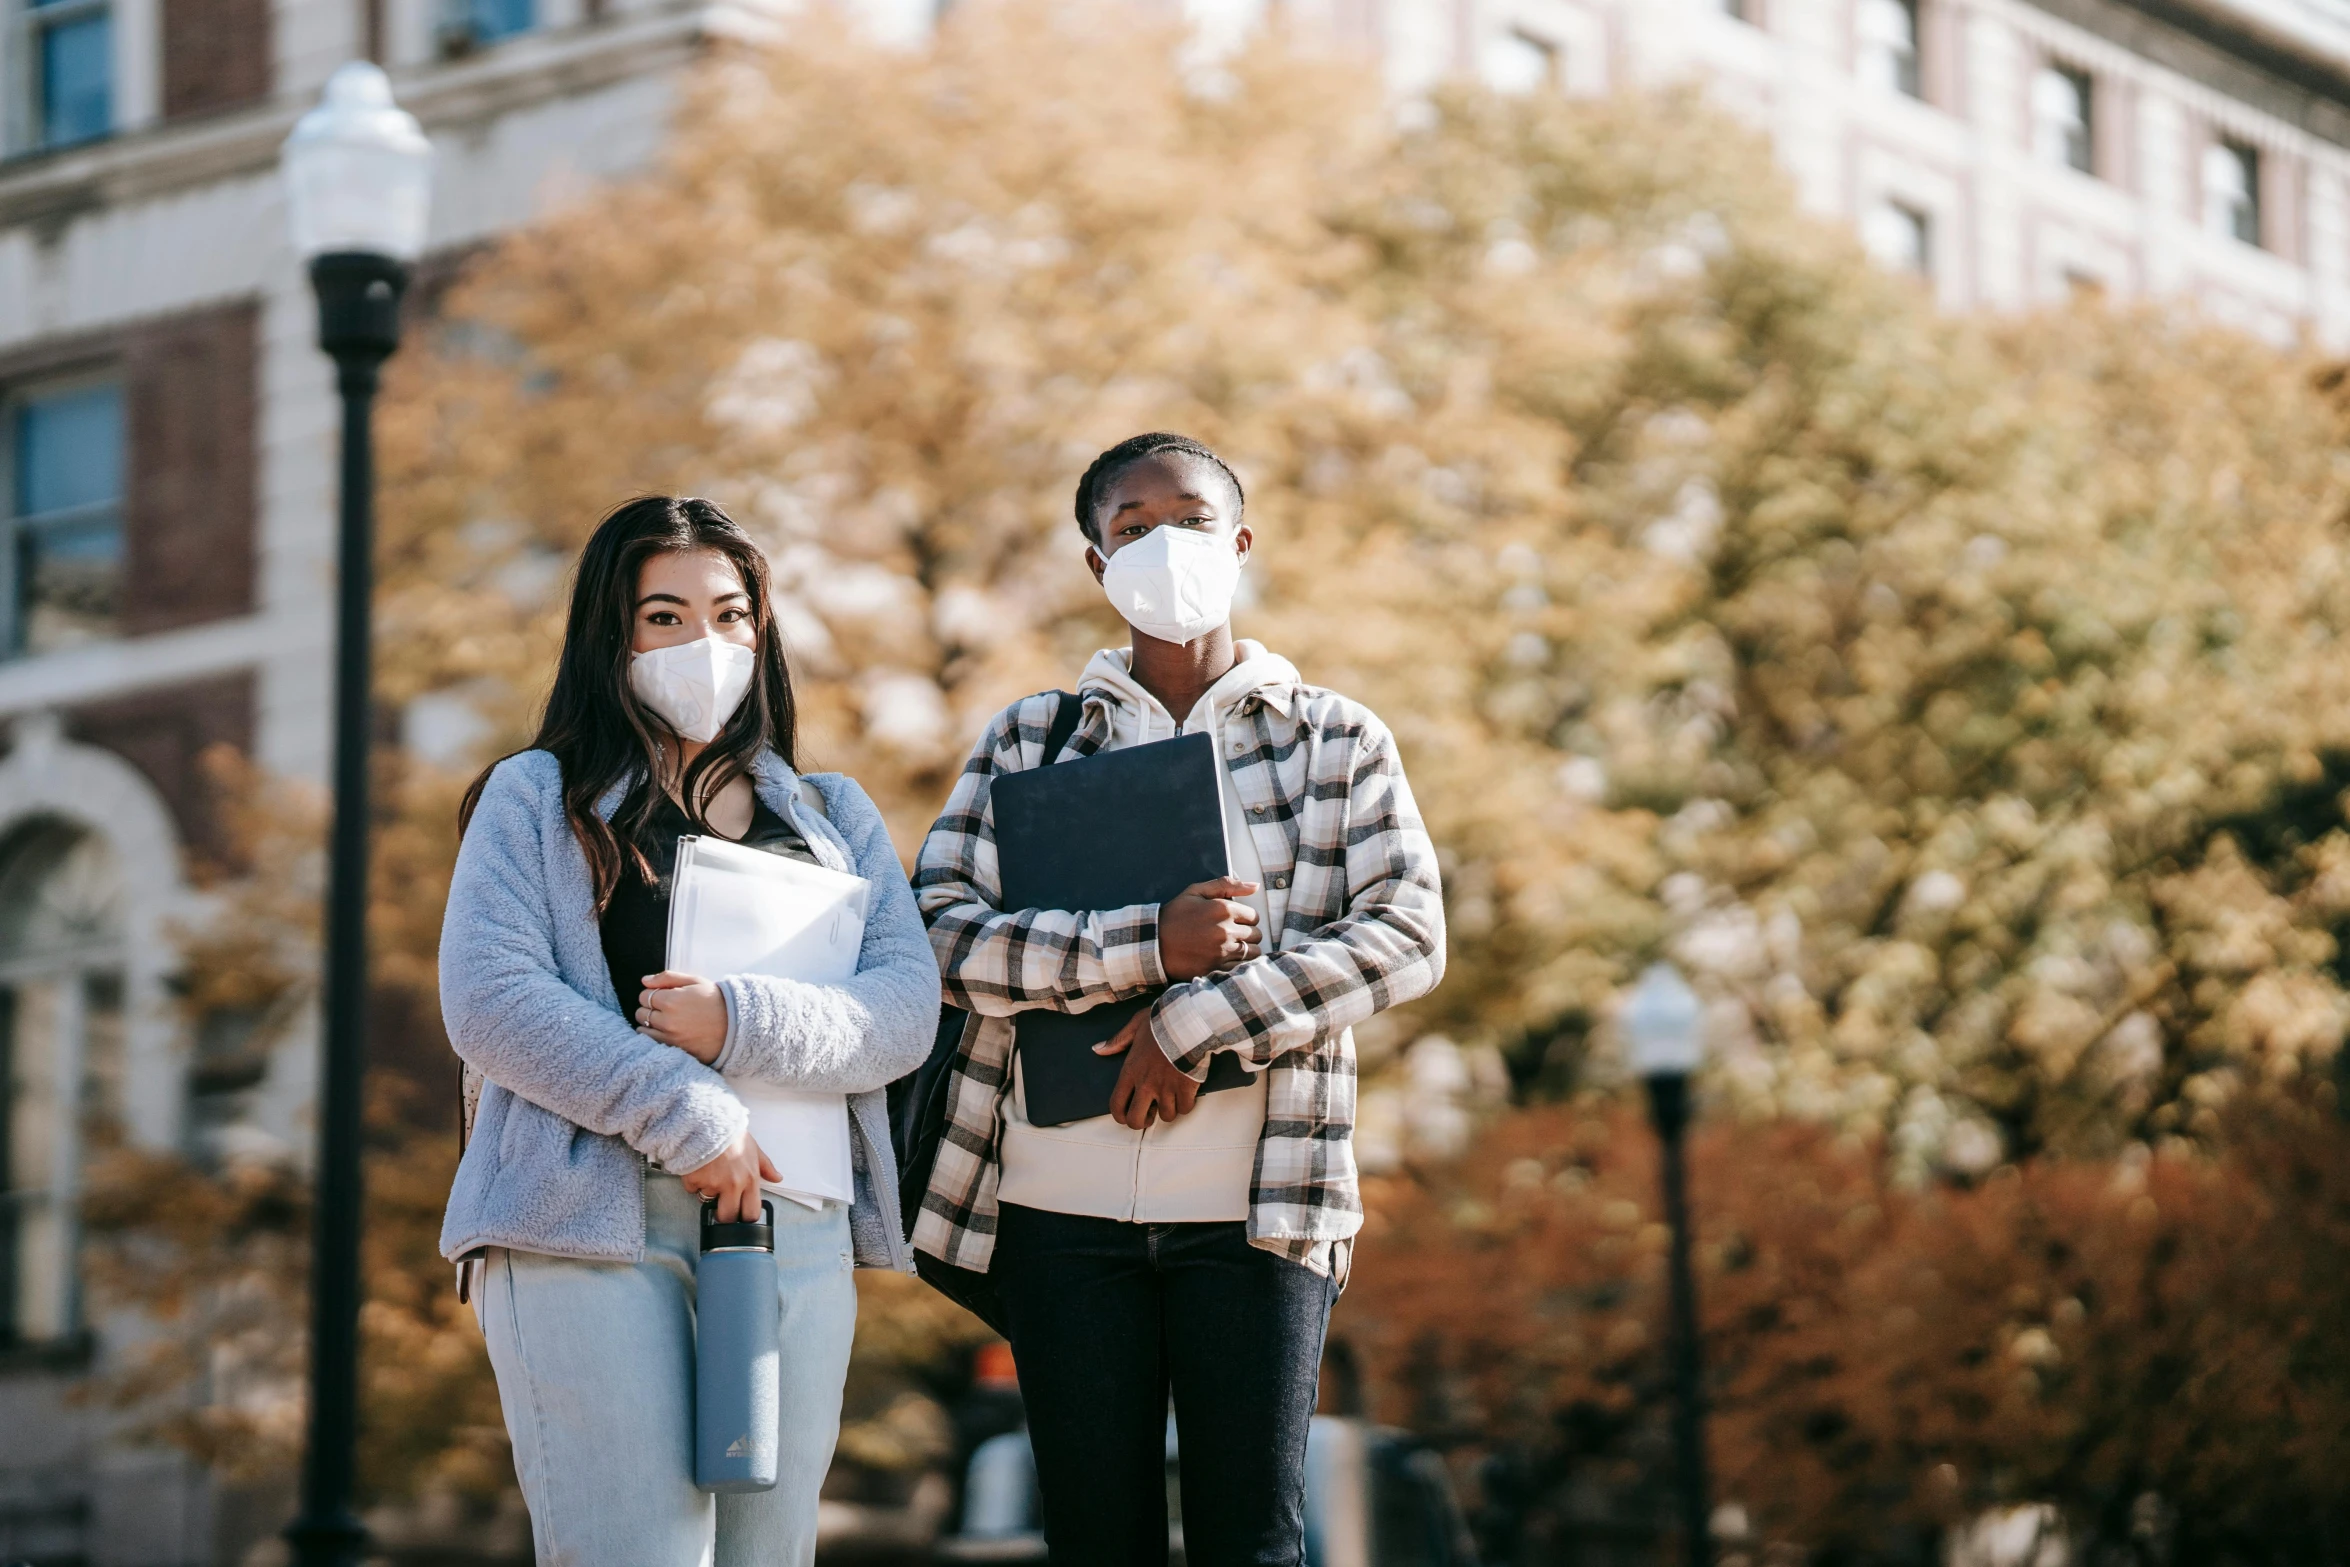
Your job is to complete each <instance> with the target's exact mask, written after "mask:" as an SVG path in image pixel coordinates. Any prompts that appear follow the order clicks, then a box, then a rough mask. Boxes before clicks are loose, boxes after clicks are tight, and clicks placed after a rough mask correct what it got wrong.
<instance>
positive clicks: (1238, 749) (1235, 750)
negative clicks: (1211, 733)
mask: <svg viewBox="0 0 2350 1567" xmlns="http://www.w3.org/2000/svg"><path fill="white" fill-rule="evenodd" d="M1247 750H1248V742H1247V741H1246V740H1235V741H1233V742H1232V754H1233V755H1234V756H1239V755H1242V754H1243V753H1245V752H1246V751H1247Z"/></svg>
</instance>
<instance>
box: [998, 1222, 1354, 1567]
mask: <svg viewBox="0 0 2350 1567" xmlns="http://www.w3.org/2000/svg"><path fill="white" fill-rule="evenodd" d="M988 1271H989V1272H990V1273H992V1274H994V1275H995V1276H996V1278H997V1279H999V1280H1000V1281H1001V1287H1002V1290H1003V1296H1004V1307H1005V1311H1006V1314H1007V1315H1008V1316H1009V1317H1010V1319H1011V1324H1012V1335H1011V1337H1012V1354H1013V1358H1014V1359H1015V1360H1017V1361H1018V1362H1019V1367H1020V1395H1021V1397H1022V1398H1023V1399H1024V1400H1025V1401H1026V1402H1027V1405H1028V1434H1029V1438H1030V1440H1031V1441H1032V1442H1033V1443H1034V1445H1035V1448H1036V1479H1037V1488H1038V1490H1039V1491H1041V1492H1042V1494H1043V1500H1044V1532H1045V1540H1046V1543H1047V1544H1048V1545H1049V1546H1050V1547H1051V1549H1052V1559H1053V1562H1054V1564H1055V1567H1142V1564H1144V1563H1148V1564H1150V1567H1165V1564H1166V1561H1167V1470H1166V1430H1167V1398H1168V1394H1169V1393H1170V1392H1172V1393H1173V1395H1174V1399H1175V1429H1176V1431H1177V1433H1178V1435H1179V1437H1180V1439H1181V1448H1182V1459H1181V1469H1182V1496H1183V1548H1184V1555H1185V1558H1186V1559H1187V1560H1188V1561H1189V1562H1190V1564H1191V1567H1298V1564H1299V1563H1301V1562H1303V1561H1304V1560H1305V1493H1306V1475H1305V1471H1306V1425H1307V1422H1308V1421H1310V1420H1311V1419H1312V1418H1313V1413H1314V1395H1315V1389H1316V1383H1317V1381H1318V1380H1319V1375H1320V1371H1321V1364H1322V1335H1323V1331H1324V1329H1326V1328H1327V1327H1328V1325H1329V1322H1330V1307H1331V1305H1332V1303H1333V1302H1335V1301H1336V1300H1337V1298H1338V1286H1337V1285H1336V1284H1334V1283H1333V1282H1331V1281H1330V1280H1329V1279H1326V1278H1323V1277H1321V1276H1320V1275H1319V1274H1316V1273H1313V1272H1311V1271H1310V1270H1308V1269H1306V1268H1304V1267H1302V1266H1300V1265H1299V1264H1297V1263H1294V1262H1291V1261H1288V1260H1287V1259H1286V1258H1282V1257H1277V1256H1275V1255H1273V1253H1271V1252H1269V1251H1260V1250H1258V1249H1257V1248H1256V1247H1254V1246H1251V1245H1250V1244H1249V1243H1248V1234H1247V1226H1245V1225H1243V1224H1241V1223H1240V1222H1238V1221H1237V1220H1235V1221H1233V1222H1230V1223H1224V1224H1128V1223H1124V1222H1122V1221H1120V1220H1117V1219H1093V1218H1086V1217H1083V1216H1080V1215H1077V1214H1068V1213H1045V1212H1041V1211H1039V1210H1038V1209H1035V1208H1022V1207H1017V1206H1015V1205H1013V1204H1011V1203H1006V1204H1004V1205H1003V1208H1002V1210H1001V1212H1000V1214H999V1216H998V1219H997V1228H996V1246H995V1261H994V1263H993V1265H992V1266H991V1267H990V1268H989V1270H988Z"/></svg>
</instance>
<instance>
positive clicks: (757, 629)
mask: <svg viewBox="0 0 2350 1567" xmlns="http://www.w3.org/2000/svg"><path fill="white" fill-rule="evenodd" d="M704 552H707V553H709V554H713V555H721V556H724V557H725V559H726V561H727V563H728V564H729V565H731V566H733V567H734V569H735V573H736V575H738V576H740V577H741V578H742V582H743V589H744V591H745V592H747V593H749V594H750V596H751V627H752V630H753V632H754V633H755V635H756V638H757V640H756V642H755V644H754V646H755V648H756V650H757V653H758V659H757V662H756V663H755V664H754V666H753V668H752V673H751V689H750V691H749V692H748V693H747V694H746V695H745V696H744V697H743V702H742V705H741V706H740V707H738V708H736V709H735V710H734V716H733V717H732V718H729V719H728V720H727V721H726V727H725V728H724V729H721V730H719V731H718V735H717V738H715V739H713V740H712V741H711V742H710V743H709V744H708V745H706V746H704V747H703V748H702V754H701V755H699V756H697V757H695V758H694V761H693V765H692V766H691V767H689V768H687V769H686V771H685V776H684V777H683V778H682V779H680V780H679V785H678V792H679V794H680V795H681V796H682V797H683V799H682V804H683V806H684V809H685V814H686V816H687V817H688V818H689V819H690V820H691V821H692V822H693V823H694V825H695V826H696V827H701V828H704V829H706V828H707V825H708V824H707V823H706V822H704V821H703V819H702V802H703V801H704V800H707V799H710V798H712V797H713V796H715V795H716V794H717V793H718V791H719V790H721V789H723V788H725V787H726V786H727V785H728V784H730V783H732V782H733V781H734V780H735V779H737V778H740V777H744V776H746V775H747V774H749V772H750V771H751V766H752V763H753V762H754V761H756V760H757V758H758V756H759V755H760V753H761V752H763V751H769V750H772V751H775V752H777V753H779V754H780V755H781V756H782V757H783V759H784V761H785V763H786V764H788V765H790V766H792V767H794V768H797V766H798V765H799V764H798V761H797V758H796V756H795V752H794V742H795V739H796V720H795V717H794V712H793V707H792V691H791V671H790V670H789V669H788V668H787V667H786V666H785V664H784V658H783V639H782V637H781V636H779V635H778V634H777V632H776V628H775V608H774V605H773V603H772V602H771V600H770V597H769V590H768V578H767V557H766V556H765V555H762V554H761V553H760V552H759V547H758V546H757V545H756V544H753V543H752V542H751V536H750V535H749V534H747V533H745V532H743V530H742V525H741V524H739V523H737V522H736V521H735V520H734V519H733V518H732V517H729V516H728V515H726V513H724V512H722V511H720V510H719V509H718V508H717V507H716V506H715V505H713V504H712V503H710V502H709V501H705V500H697V499H693V498H691V497H687V498H683V499H681V498H679V497H676V496H670V495H647V496H642V497H640V498H638V499H636V500H633V501H630V502H628V503H627V504H626V505H624V506H621V507H618V508H616V509H615V510H614V511H613V512H612V513H611V514H610V515H609V516H607V517H605V519H604V520H603V521H602V522H600V523H598V524H597V525H596V531H595V533H594V534H593V535H592V536H591V537H590V538H589V539H588V541H587V548H585V549H583V550H581V551H580V552H579V566H578V569H577V570H576V571H575V572H574V573H573V575H572V579H571V611H570V613H569V615H568V616H567V617H566V618H565V620H564V624H563V656H562V658H561V659H560V660H558V661H557V663H556V665H555V689H554V690H552V691H550V692H549V693H547V707H546V712H545V713H544V715H542V716H541V718H540V719H539V732H538V734H537V735H536V736H534V737H533V738H532V740H531V742H530V746H529V747H528V749H531V750H534V751H549V752H552V753H554V757H555V760H556V761H558V762H560V763H562V764H563V814H564V815H565V816H567V817H569V818H570V819H571V830H572V831H573V832H574V833H576V834H578V836H579V846H580V848H581V850H583V851H584V852H585V853H586V855H587V862H588V871H589V873H590V875H591V876H592V877H593V878H594V882H595V889H596V910H597V912H598V913H599V914H600V913H602V911H603V909H604V906H605V905H606V904H607V903H609V902H610V901H611V899H612V891H613V889H614V888H615V887H617V886H618V885H619V884H620V877H621V873H622V871H623V870H634V871H635V872H636V873H637V874H638V875H640V876H643V877H645V878H646V879H648V880H650V879H651V875H652V871H651V867H650V866H648V865H647V864H646V863H645V859H644V856H643V855H642V854H640V853H638V852H637V851H636V848H635V847H634V838H635V829H636V828H637V827H639V826H640V825H642V823H643V821H644V819H645V818H646V817H647V816H648V815H650V814H651V812H652V811H653V810H654V808H655V807H656V806H657V805H658V804H659V802H660V795H661V791H660V790H659V789H657V788H644V789H637V790H635V791H633V792H632V794H631V795H630V797H629V799H628V800H627V801H626V802H624V803H623V805H622V807H621V811H620V813H619V815H618V816H616V817H615V819H614V820H612V821H610V822H606V821H605V820H604V819H603V818H602V817H600V816H598V815H597V814H596V802H597V801H598V800H600V799H602V798H603V797H604V793H605V791H606V790H608V789H610V788H611V787H612V786H613V785H614V784H616V783H619V782H621V781H622V780H624V779H629V778H634V777H636V776H638V775H639V774H643V773H645V772H647V769H648V759H649V758H651V757H653V756H655V755H657V754H658V753H659V752H660V750H661V749H662V746H663V744H664V742H667V741H674V740H676V739H677V738H678V736H677V732H676V731H675V730H674V729H672V728H671V727H670V726H669V724H668V722H667V721H666V720H664V719H663V718H662V717H661V716H660V715H659V714H657V713H654V712H652V711H651V710H649V709H648V708H646V707H645V705H644V704H643V703H641V702H639V701H638V700H637V698H636V693H635V692H634V691H632V690H631V689H629V684H628V661H629V657H630V653H631V646H630V645H631V643H632V642H633V641H634V639H635V626H636V588H637V576H638V573H639V572H640V571H642V570H643V568H644V564H645V562H646V561H648V560H650V559H652V558H653V557H654V556H656V555H684V554H698V553H704ZM500 760H504V758H500ZM496 767H497V764H496V763H495V762H493V763H491V764H490V766H489V767H486V768H484V769H483V770H482V774H481V776H480V777H479V778H476V779H474V780H473V786H472V787H471V788H469V789H467V790H466V791H465V803H464V804H463V805H462V806H460V807H459V808H458V811H457V830H458V832H459V833H463V832H464V830H465V827H466V825H467V824H468V823H469V822H471V821H472V820H473V809H474V807H475V806H476V805H477V804H479V803H480V801H481V791H482V787H483V786H484V785H485V784H487V783H488V782H489V780H490V774H491V772H493V771H495V770H496Z"/></svg>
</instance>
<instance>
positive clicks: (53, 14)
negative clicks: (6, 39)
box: [13, 0, 114, 147]
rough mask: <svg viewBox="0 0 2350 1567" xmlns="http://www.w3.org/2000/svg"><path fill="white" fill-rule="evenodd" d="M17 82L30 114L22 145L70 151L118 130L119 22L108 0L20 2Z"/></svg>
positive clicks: (21, 128)
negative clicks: (116, 73) (116, 43)
mask: <svg viewBox="0 0 2350 1567" xmlns="http://www.w3.org/2000/svg"><path fill="white" fill-rule="evenodd" d="M16 15H17V24H18V42H19V43H20V46H21V47H20V50H19V52H18V58H19V60H20V61H21V64H20V65H19V67H18V71H17V79H18V81H19V83H20V84H21V87H22V101H23V103H24V104H25V106H26V108H27V109H28V110H29V113H27V114H26V115H25V117H24V119H23V120H22V121H20V122H19V123H18V125H17V127H16V129H15V131H14V133H13V134H14V135H15V137H16V139H17V144H18V145H20V146H23V145H30V146H33V147H65V146H70V145H72V144H73V143H75V142H81V141H90V140H92V139H94V138H96V137H100V136H103V135H105V134H106V133H107V132H109V131H111V130H112V129H114V17H113V13H112V9H111V7H110V6H109V5H108V3H107V0H18V9H17V13H16Z"/></svg>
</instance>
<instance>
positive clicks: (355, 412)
mask: <svg viewBox="0 0 2350 1567" xmlns="http://www.w3.org/2000/svg"><path fill="white" fill-rule="evenodd" d="M281 167H282V172H283V174H284V177H285V194H286V216H287V226H288V229H289V231H290V235H291V238H292V240H293V247H294V251H295V253H296V255H298V256H299V257H300V258H301V259H302V261H303V262H304V263H306V264H307V266H308V268H309V272H310V281H311V284H312V286H313V288H314V289H315V290H316V291H317V294H318V344H319V347H320V348H322V349H324V350H325V351H326V353H327V354H328V355H330V356H331V357H332V358H333V360H334V363H335V383H336V388H337V390H338V391H339V393H340V394H341V399H342V468H341V479H340V484H341V495H340V500H339V506H338V556H337V559H338V577H339V580H338V582H337V584H336V593H335V603H336V625H335V709H334V779H333V783H334V827H333V832H332V836H331V839H330V841H329V845H328V856H327V907H326V954H325V958H326V972H325V983H324V987H323V990H322V999H321V1006H320V1013H321V1016H320V1023H321V1029H320V1032H321V1036H322V1049H323V1053H324V1058H325V1059H324V1063H323V1070H322V1071H321V1073H320V1076H319V1094H318V1107H317V1113H318V1166H317V1197H316V1212H315V1218H314V1221H313V1223H314V1233H313V1237H312V1265H311V1280H310V1410H309V1433H308V1441H307V1445H306V1447H305V1450H304V1454H303V1463H302V1511H301V1514H300V1516H299V1517H297V1518H296V1519H295V1520H294V1522H293V1523H292V1524H291V1525H290V1526H289V1527H288V1528H287V1530H286V1538H287V1539H288V1541H289V1542H291V1544H292V1545H293V1547H294V1557H295V1560H296V1561H297V1562H298V1563H300V1564H301V1567H358V1563H359V1562H360V1561H361V1560H362V1559H363V1557H364V1555H365V1553H366V1549H367V1531H366V1529H365V1528H364V1527H362V1526H361V1524H360V1522H359V1517H358V1514H357V1512H356V1511H355V1510H354V1509H353V1505H352V1501H353V1493H354V1490H355V1481H356V1479H357V1474H356V1464H355V1457H354V1453H355V1448H356V1445H357V1438H358V1405H359V1298H360V1277H359V1226H360V1147H359V1139H360V1125H361V1104H362V1096H361V1088H362V1084H363V1079H364V1076H365V1071H366V1044H365V1021H366V1006H367V944H366V934H367V817H368V805H367V762H368V737H369V732H370V725H369V723H368V693H369V685H370V678H371V664H372V656H371V643H372V627H371V624H370V604H371V599H372V595H373V590H374V569H373V557H374V534H375V455H374V442H373V419H374V409H375V392H376V386H377V382H378V379H379V374H380V371H381V369H382V366H383V362H384V360H385V359H387V358H389V357H390V356H391V353H392V351H393V350H394V349H395V348H397V347H398V346H399V342H400V298H401V295H402V294H404V293H405V292H406V291H407V287H408V269H409V264H410V263H411V262H413V261H414V260H415V259H416V258H417V257H418V256H419V255H421V254H422V253H423V251H424V243H425V233H426V229H425V223H426V218H427V216H428V214H429V211H430V206H431V199H432V144H431V143H430V142H428V141H427V140H426V139H425V135H424V131H423V129H422V128H421V127H420V126H419V125H418V124H417V123H416V120H415V117H414V116H412V115H410V114H408V113H407V112H406V111H405V110H403V109H401V108H400V106H399V105H398V104H397V103H395V102H393V100H392V87H391V81H390V79H389V78H387V77H386V76H385V75H384V73H383V72H382V71H381V70H379V69H377V68H376V67H375V66H373V65H370V64H368V63H366V62H365V61H353V62H351V63H350V64H347V65H344V66H341V67H339V68H338V69H337V70H336V71H335V73H334V74H333V75H332V76H330V77H329V78H327V83H326V90H325V92H324V94H323V95H322V96H321V98H320V101H319V104H318V106H317V107H316V108H314V109H312V110H310V112H308V113H307V114H305V115H303V116H302V118H301V119H300V121H298V122H297V123H296V124H295V126H294V130H293V134H291V135H290V136H288V137H287V138H286V144H285V149H284V152H283V155H282V159H281Z"/></svg>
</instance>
